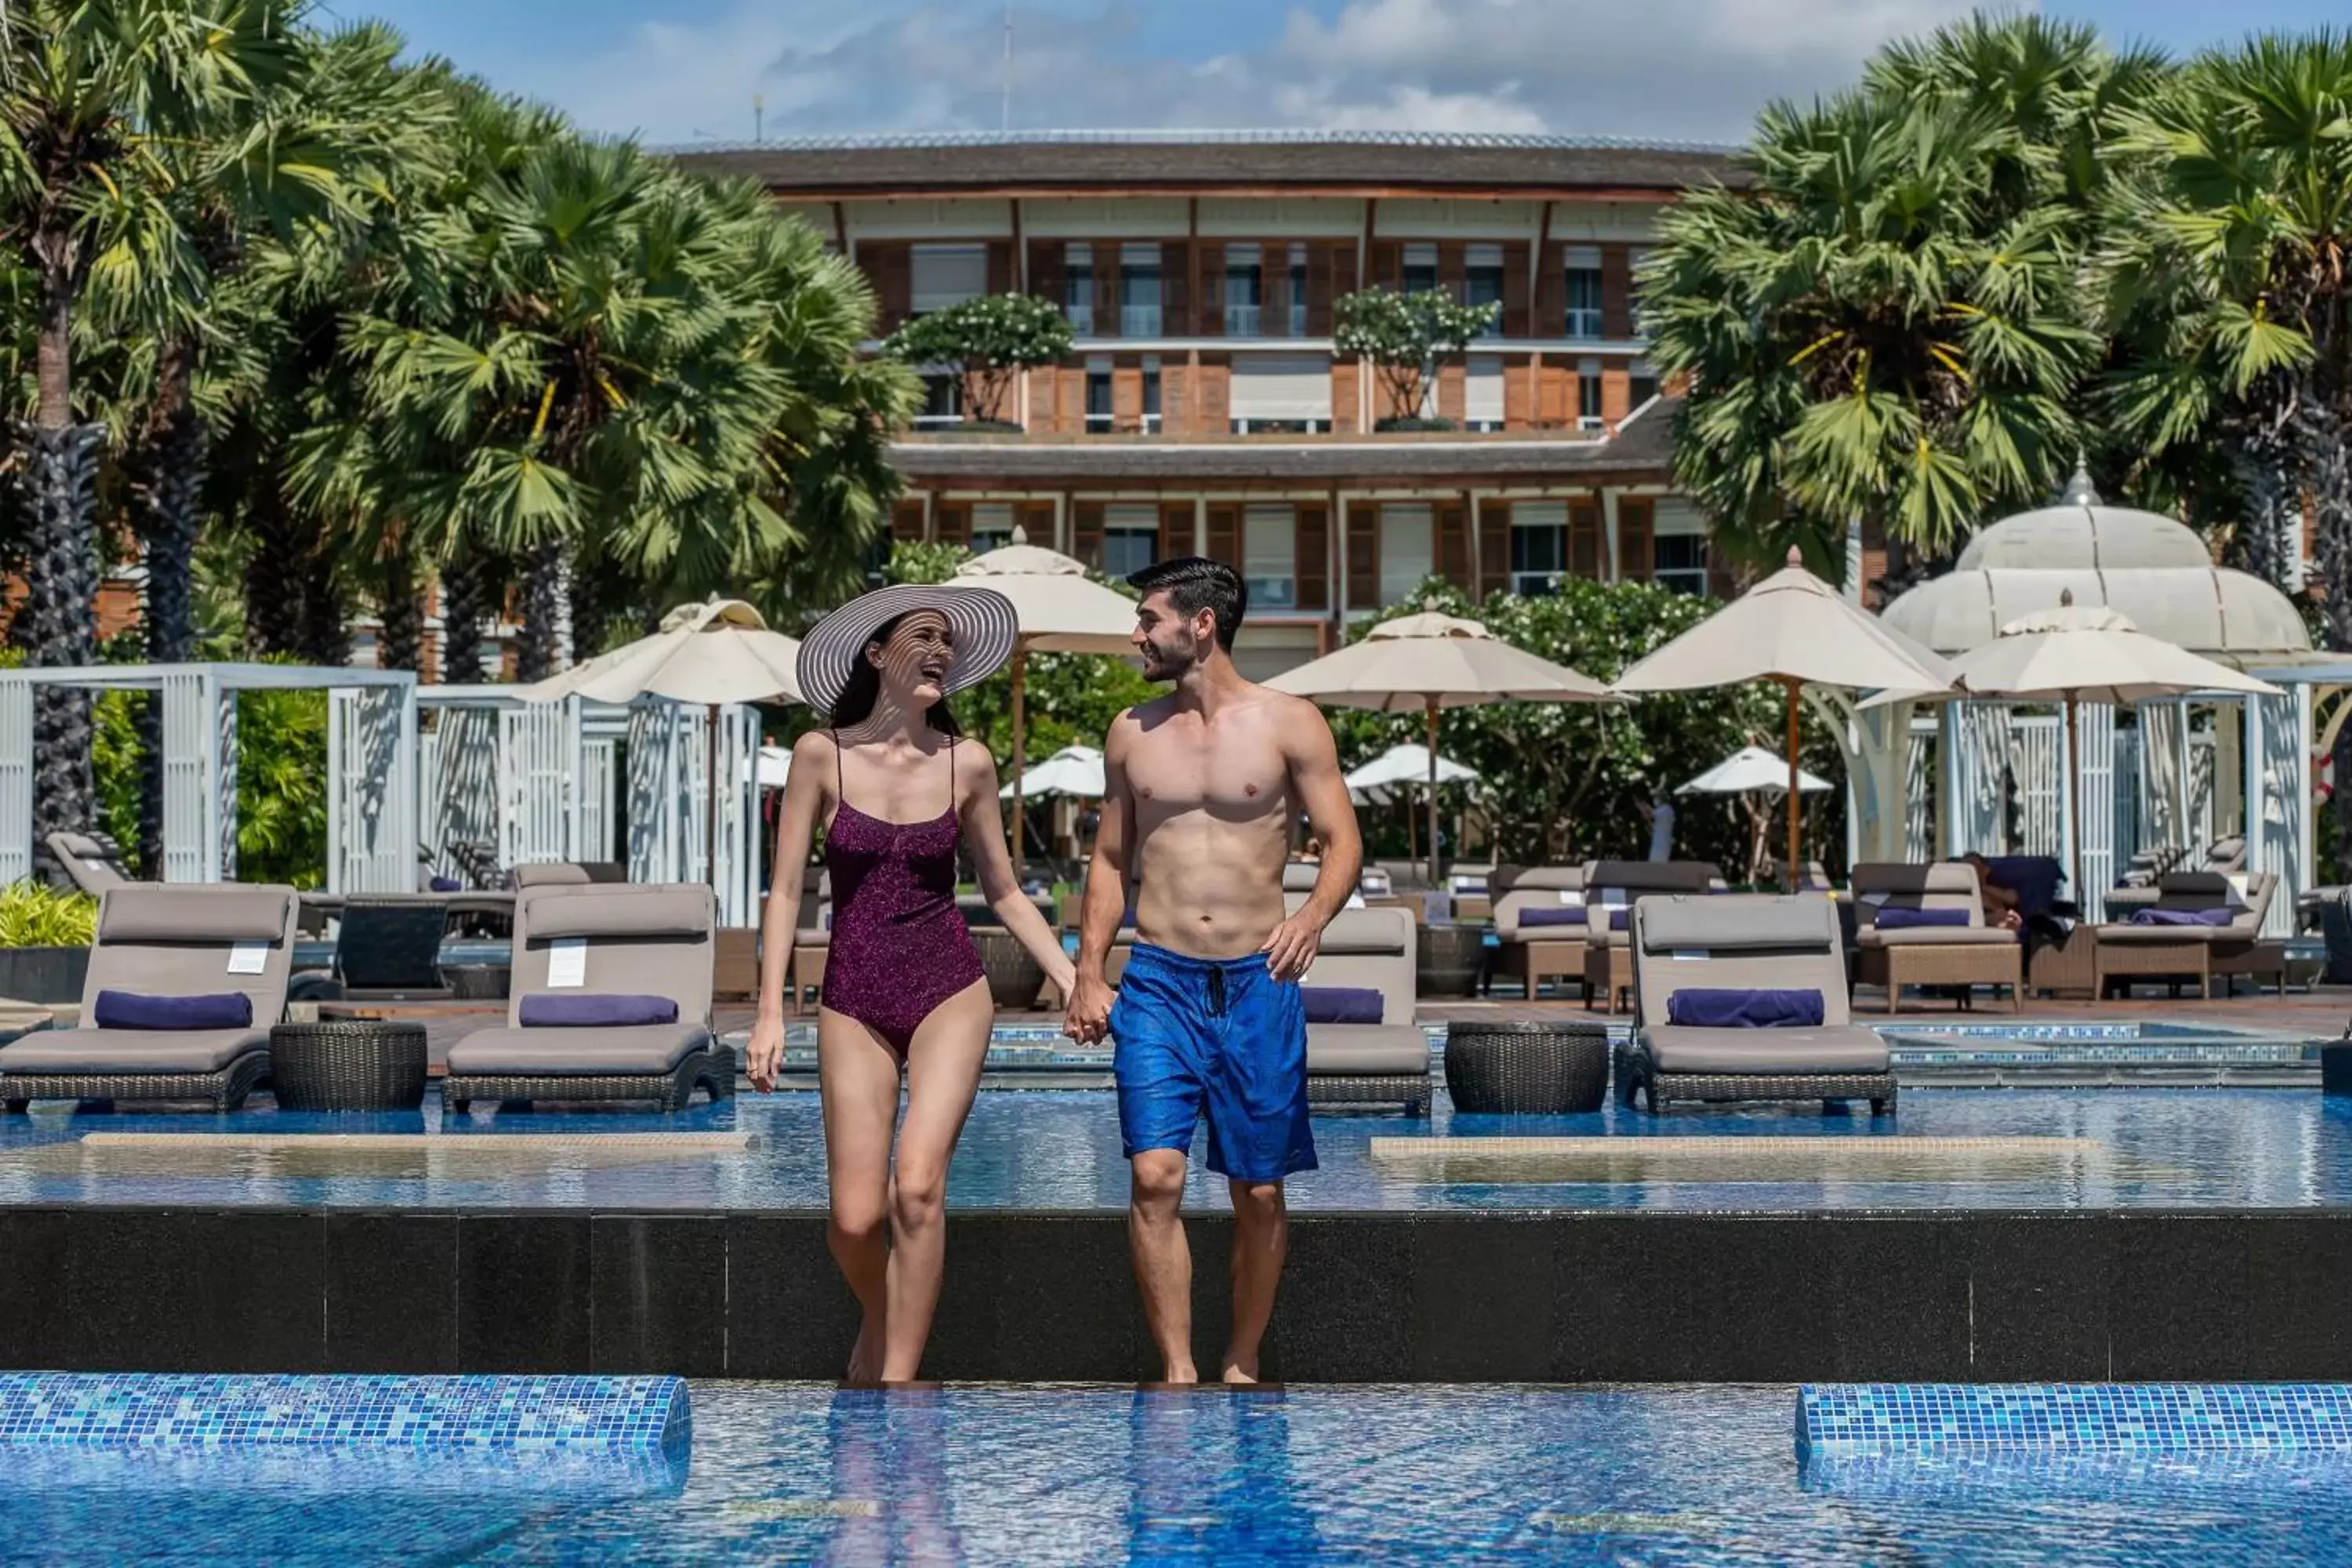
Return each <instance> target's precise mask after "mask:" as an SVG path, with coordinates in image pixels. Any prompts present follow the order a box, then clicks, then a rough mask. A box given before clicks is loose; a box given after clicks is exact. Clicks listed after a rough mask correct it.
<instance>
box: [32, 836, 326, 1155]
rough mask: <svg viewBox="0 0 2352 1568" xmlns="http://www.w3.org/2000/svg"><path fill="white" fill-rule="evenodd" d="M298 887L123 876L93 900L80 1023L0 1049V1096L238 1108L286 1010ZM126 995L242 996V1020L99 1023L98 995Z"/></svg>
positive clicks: (263, 1065)
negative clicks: (94, 932) (182, 1025)
mask: <svg viewBox="0 0 2352 1568" xmlns="http://www.w3.org/2000/svg"><path fill="white" fill-rule="evenodd" d="M294 919H295V900H294V889H291V888H283V887H268V886H257V887H248V886H241V885H238V884H235V883H205V882H178V883H170V884H165V883H158V882H126V883H124V884H122V885H121V886H120V887H115V888H110V889H107V891H106V892H105V894H104V895H103V896H101V897H100V900H99V906H98V940H97V941H96V942H94V943H92V944H91V947H90V953H89V979H88V980H87V981H86V982H85V983H84V984H83V986H82V999H81V1026H80V1027H79V1028H72V1029H55V1030H44V1031H41V1032H39V1033H36V1034H32V1035H28V1036H26V1037H24V1038H22V1039H20V1040H18V1041H17V1042H16V1044H14V1045H12V1046H9V1047H5V1049H0V1102H5V1104H6V1106H7V1109H8V1110H12V1111H13V1110H23V1109H25V1103H26V1101H27V1100H118V1101H119V1100H209V1101H210V1102H211V1103H212V1105H213V1106H214V1108H215V1110H236V1108H237V1107H238V1106H239V1105H241V1104H243V1103H244V1102H245V1097H246V1095H247V1093H248V1092H250V1091H251V1090H252V1089H253V1087H254V1085H256V1084H257V1083H258V1082H260V1081H261V1080H262V1079H264V1078H265V1077H267V1076H268V1072H269V1028H270V1026H271V1025H273V1024H275V1023H277V1022H278V1019H279V1018H280V1017H281V1016H283V1015H284V1013H285V1011H286V983H287V978H288V972H289V968H290V966H291V964H292V962H293V954H294ZM103 992H113V993H116V994H118V995H121V994H131V997H132V999H133V1000H134V1001H138V1000H142V999H144V1001H145V1002H147V1003H148V1004H151V1005H152V1003H153V1002H154V1001H155V999H160V998H221V997H225V996H227V995H229V994H233V993H234V994H242V995H243V996H244V997H245V998H246V1009H245V1010H246V1012H247V1016H248V1017H249V1022H247V1023H246V1024H244V1025H242V1026H229V1027H199V1028H186V1029H174V1028H104V1027H100V1026H99V1024H98V1016H99V1014H100V1011H101V1009H100V1005H99V998H100V993H103Z"/></svg>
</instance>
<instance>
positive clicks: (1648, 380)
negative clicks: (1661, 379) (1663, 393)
mask: <svg viewBox="0 0 2352 1568" xmlns="http://www.w3.org/2000/svg"><path fill="white" fill-rule="evenodd" d="M1630 384H1631V391H1630V394H1629V399H1628V405H1629V406H1630V407H1632V408H1635V409H1638V408H1640V407H1641V406H1642V405H1643V404H1645V403H1647V402H1649V401H1650V400H1651V399H1652V398H1654V397H1655V396H1657V395H1658V373H1657V370H1656V369H1655V367H1654V366H1653V365H1652V364H1651V363H1650V362H1649V361H1647V360H1641V359H1637V360H1635V361H1634V362H1633V374H1632V376H1631V378H1630Z"/></svg>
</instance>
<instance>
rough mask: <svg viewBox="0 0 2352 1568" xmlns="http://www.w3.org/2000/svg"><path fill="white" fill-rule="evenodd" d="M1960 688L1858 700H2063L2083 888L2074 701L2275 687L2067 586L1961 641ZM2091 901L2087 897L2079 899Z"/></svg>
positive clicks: (2077, 869)
mask: <svg viewBox="0 0 2352 1568" xmlns="http://www.w3.org/2000/svg"><path fill="white" fill-rule="evenodd" d="M1952 663H1953V666H1954V667H1955V668H1957V669H1958V671H1959V674H1960V679H1961V680H1962V681H1963V682H1964V683H1965V684H1966V686H1967V688H1968V689H1967V690H1966V691H1965V692H1959V691H1951V690H1943V691H1937V692H1931V693H1926V694H1920V693H1912V692H1900V691H1890V692H1885V693H1883V694H1881V695H1880V696H1878V697H1874V698H1873V699H1872V700H1870V702H1868V703H1865V704H1864V706H1865V707H1874V706H1877V705H1878V704H1880V703H1884V702H1893V701H1899V700H1902V699H1904V698H1906V697H1916V696H1921V695H1925V696H1926V698H1927V700H1931V701H1933V700H1949V699H1952V698H1955V697H1963V696H1965V697H2000V698H2006V699H2008V700H2010V701H2012V702H2056V703H2060V704H2062V705H2063V706H2064V708H2065V710H2066V756H2067V760H2068V762H2069V763H2071V764H2072V765H2071V767H2070V768H2069V770H2068V771H2069V774H2070V776H2069V777H2068V778H2067V780H2066V836H2067V838H2068V840H2069V841H2070V842H2071V843H2072V844H2073V845H2074V857H2073V858H2074V864H2073V865H2071V866H2069V867H2068V868H2066V873H2067V875H2068V876H2069V877H2070V878H2071V879H2073V885H2074V896H2075V898H2076V899H2078V900H2079V899H2081V898H2082V897H2083V894H2084V888H2083V866H2082V859H2083V792H2082V777H2081V773H2082V755H2083V751H2082V737H2081V731H2080V727H2079V719H2078V715H2077V712H2076V709H2077V706H2078V705H2079V704H2081V703H2084V702H2108V703H2116V704H2122V705H2129V704H2131V703H2136V702H2145V701H2147V700H2148V699H2150V698H2153V697H2185V696H2188V695H2189V693H2191V692H2198V691H2229V692H2236V693H2239V694H2241V695H2245V696H2254V697H2276V696H2277V695H2278V694H2279V690H2278V688H2277V687H2275V686H2271V685H2268V684H2266V683H2265V682H2263V681H2260V680H2257V679H2254V678H2253V677H2252V676H2251V675H2247V674H2244V673H2242V672H2241V671H2239V670H2235V669H2231V668H2230V667H2229V666H2228V665H2226V664H2217V663H2215V662H2214V661H2213V660H2211V659H2210V658H2205V657H2203V656H2202V655H2200V654H2194V653H2191V652H2189V650H2188V649H2187V648H2185V647H2179V646H2177V645H2175V644H2173V643H2168V642H2166V641H2165V640H2164V639H2163V638H2162V637H2149V636H2148V635H2147V633H2145V632H2143V631H2141V630H2140V629H2139V628H2138V627H2137V626H2134V625H2133V624H2132V622H2131V617H2130V616H2126V615H2123V614H2121V613H2120V612H2118V611H2115V610H2111V609H2108V608H2106V607H2105V605H2077V604H2075V603H2074V590H2073V589H2072V588H2069V589H2066V590H2064V591H2063V592H2062V593H2060V595H2058V607H2057V608H2056V609H2054V610H2037V611H2035V612H2034V613H2033V614H2032V615H2030V616H2019V617H2018V618H2017V619H2015V620H2013V621H2011V622H2009V623H2008V624H2006V625H2005V626H2002V627H2001V628H2000V636H1999V637H1995V638H1993V640H1992V641H1990V642H1989V643H1983V644H1980V645H1979V646H1978V647H1972V648H1970V649H1969V650H1968V651H1967V652H1966V653H1963V654H1961V655H1959V656H1958V658H1955V659H1953V660H1952ZM2084 908H2085V909H2087V908H2089V905H2088V904H2087V903H2086V904H2084Z"/></svg>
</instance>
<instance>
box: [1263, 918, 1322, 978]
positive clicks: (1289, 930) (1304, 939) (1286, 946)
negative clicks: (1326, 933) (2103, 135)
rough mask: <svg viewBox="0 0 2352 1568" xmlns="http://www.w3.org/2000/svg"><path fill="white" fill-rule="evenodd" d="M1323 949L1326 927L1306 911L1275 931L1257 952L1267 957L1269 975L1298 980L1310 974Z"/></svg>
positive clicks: (1266, 963) (1277, 927) (1283, 923)
mask: <svg viewBox="0 0 2352 1568" xmlns="http://www.w3.org/2000/svg"><path fill="white" fill-rule="evenodd" d="M1322 948H1323V925H1322V922H1321V921H1316V920H1312V919H1310V918H1308V917H1307V913H1306V911H1304V910H1301V911H1300V912H1299V913H1297V914H1295V915H1292V916H1291V917H1290V918H1289V919H1288V920H1286V921H1283V922H1282V923H1281V924H1280V925H1278V926H1276V927H1275V928H1274V932H1273V934H1272V935H1270V936H1268V937H1267V938H1266V939H1265V946H1263V947H1261V948H1259V949H1258V951H1259V952H1263V953H1265V969H1266V973H1269V974H1271V975H1273V976H1274V977H1275V978H1276V980H1296V979H1297V978H1298V977H1299V976H1300V975H1302V974H1304V973H1307V965H1308V964H1310V963H1314V962H1315V955H1316V954H1317V953H1318V952H1321V951H1322Z"/></svg>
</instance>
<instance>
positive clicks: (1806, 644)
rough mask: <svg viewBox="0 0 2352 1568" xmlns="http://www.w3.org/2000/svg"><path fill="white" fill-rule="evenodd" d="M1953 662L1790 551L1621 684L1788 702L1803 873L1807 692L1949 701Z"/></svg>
mask: <svg viewBox="0 0 2352 1568" xmlns="http://www.w3.org/2000/svg"><path fill="white" fill-rule="evenodd" d="M1957 674H1958V672H1957V671H1955V670H1954V669H1953V668H1952V666H1951V665H1950V663H1949V662H1948V661H1947V660H1945V659H1944V658H1941V657H1939V656H1938V655H1936V654H1933V653H1930V652H1929V651H1928V650H1927V649H1926V648H1924V647H1920V646H1919V645H1918V644H1917V643H1915V642H1913V641H1912V640H1911V639H1910V638H1909V637H1905V636H1903V635H1902V634H1901V633H1899V632H1896V631H1895V630H1894V629H1893V628H1891V627H1889V626H1885V624H1884V623H1882V622H1881V621H1880V620H1879V619H1878V617H1876V616H1873V615H1871V614H1869V613H1868V612H1867V611H1864V610H1862V609H1860V608H1857V607H1856V606H1854V605H1850V604H1848V603H1847V602H1846V600H1845V598H1844V596H1843V595H1841V594H1840V593H1839V592H1838V591H1837V590H1836V589H1835V588H1833V587H1832V586H1831V585H1830V584H1827V583H1824V582H1822V580H1821V579H1820V578H1819V577H1816V576H1814V575H1813V574H1811V572H1808V571H1806V570H1805V567H1804V561H1803V557H1802V556H1801V554H1800V553H1799V552H1798V551H1797V550H1796V549H1795V548H1793V547H1791V548H1790V551H1789V563H1788V564H1787V565H1786V566H1784V567H1782V568H1781V569H1780V571H1778V572H1775V573H1773V574H1772V575H1770V576H1769V577H1767V578H1765V579H1764V580H1763V581H1762V582H1761V583H1759V584H1756V586H1754V587H1753V588H1750V589H1749V590H1748V592H1747V593H1745V594H1742V595H1740V596H1739V597H1738V598H1737V599H1734V600H1733V601H1732V602H1731V603H1729V604H1727V605H1724V606H1723V608H1721V609H1719V610H1717V611H1716V612H1715V614H1713V615H1711V616H1707V618H1706V619H1705V620H1703V621H1701V622H1700V623H1699V624H1698V625H1696V626H1693V627H1692V628H1691V629H1690V630H1688V631H1686V632H1685V633H1684V634H1683V635H1682V636H1680V637H1676V638H1675V640H1674V641H1672V642H1670V643H1668V644H1667V645H1666V646H1665V647H1662V648H1660V649H1658V651H1657V652H1655V653H1654V654H1652V655H1650V657H1649V658H1645V659H1643V660H1641V661H1640V662H1639V663H1637V664H1635V665H1634V666H1633V668H1631V669H1628V670H1627V671H1626V672H1625V673H1624V674H1622V675H1621V676H1619V677H1618V678H1617V683H1616V688H1615V689H1617V690H1618V691H1621V692H1650V691H1695V690H1701V689H1706V688H1708V687H1715V686H1737V685H1739V684H1740V683H1742V682H1743V681H1749V680H1774V681H1778V682H1780V686H1781V688H1782V689H1783V690H1785V691H1786V692H1787V694H1788V715H1789V729H1788V748H1789V784H1788V791H1789V856H1788V858H1787V859H1786V860H1784V861H1782V862H1781V864H1782V865H1784V866H1787V867H1789V868H1791V873H1792V874H1793V871H1794V868H1797V867H1799V866H1802V865H1803V864H1804V863H1805V860H1804V857H1803V855H1801V853H1799V850H1800V847H1801V846H1800V843H1799V839H1800V835H1799V832H1798V826H1797V824H1798V813H1799V808H1800V805H1801V793H1800V792H1801V788H1802V784H1803V781H1802V778H1801V773H1802V770H1801V769H1800V768H1799V767H1798V765H1797V750H1798V745H1799V742H1800V738H1801V737H1800V736H1799V733H1798V727H1797V701H1798V698H1799V696H1800V695H1801V693H1802V692H1803V690H1804V689H1805V688H1806V687H1808V686H1833V687H1837V688H1839V689H1843V690H1848V691H1869V690H1877V689H1887V688H1891V689H1896V690H1901V691H1906V692H1919V691H1944V690H1948V689H1950V687H1951V686H1952V684H1953V682H1954V680H1955V679H1957Z"/></svg>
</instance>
